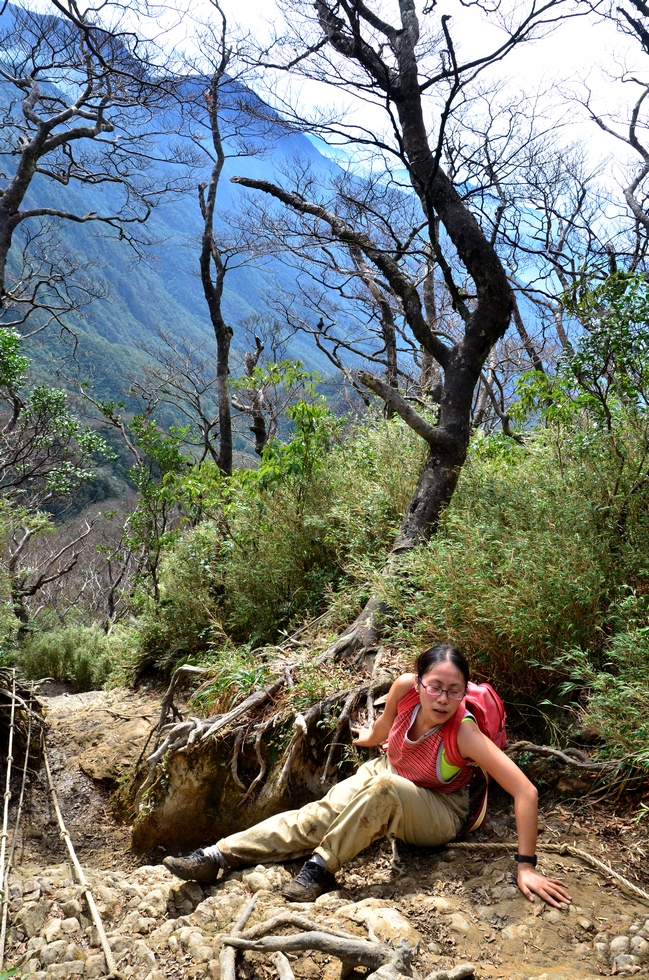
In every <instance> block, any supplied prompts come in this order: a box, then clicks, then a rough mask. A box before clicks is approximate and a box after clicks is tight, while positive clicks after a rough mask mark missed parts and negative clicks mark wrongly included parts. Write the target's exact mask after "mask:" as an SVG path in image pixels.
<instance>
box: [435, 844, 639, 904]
mask: <svg viewBox="0 0 649 980" xmlns="http://www.w3.org/2000/svg"><path fill="white" fill-rule="evenodd" d="M446 846H447V847H449V848H453V849H455V850H462V851H516V850H518V845H517V844H516V842H515V841H511V842H510V843H507V844H502V843H498V844H474V843H473V842H471V841H463V840H460V841H453V842H452V843H450V844H447V845H446ZM537 847H538V850H539V851H549V852H550V853H552V854H570V855H572V857H576V858H581V860H582V861H585V862H586V863H587V864H590V865H591V867H593V868H597V869H598V870H599V871H603V872H604V874H607V875H610V876H611V877H612V878H615V880H616V881H619V883H620V885H621V886H622V888H624V889H626V890H627V891H629V892H631V893H632V894H633V895H637V897H638V898H642V899H643V900H644V901H645V902H649V893H647V892H645V891H643V890H642V888H638V886H637V885H634V884H633V882H631V881H629V879H628V878H625V877H624V875H621V874H619V873H618V872H617V871H614V870H613V868H611V867H609V865H608V864H604V862H603V861H600V860H599V858H596V857H594V855H592V854H589V853H588V851H582V850H581V848H579V847H573V846H572V844H538V845H537Z"/></svg>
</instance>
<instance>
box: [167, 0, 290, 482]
mask: <svg viewBox="0 0 649 980" xmlns="http://www.w3.org/2000/svg"><path fill="white" fill-rule="evenodd" d="M210 5H211V7H212V11H213V18H214V19H213V23H207V24H205V23H200V24H197V25H196V36H197V41H198V46H199V47H200V56H198V57H197V58H189V59H188V60H187V62H186V64H185V71H186V73H187V77H186V78H185V79H184V80H183V81H182V83H181V92H182V96H183V97H182V110H183V125H184V131H185V134H186V138H188V139H189V140H190V141H191V142H192V143H193V145H194V147H195V149H196V150H197V152H198V153H199V155H202V157H203V162H205V161H207V162H208V164H209V167H210V170H209V176H208V178H207V179H206V180H204V181H202V182H201V183H200V184H199V185H198V201H199V206H200V210H201V217H202V221H203V227H202V234H201V242H200V257H199V267H200V278H201V284H202V287H203V293H204V295H205V300H206V303H207V307H208V310H209V316H210V321H211V323H212V328H213V330H214V337H215V339H216V370H215V379H216V399H217V406H218V427H216V429H215V430H214V432H215V433H218V454H217V456H216V462H217V465H218V466H219V468H220V469H221V470H222V471H223V472H224V473H225V474H227V475H229V474H231V473H232V460H233V441H232V404H231V395H230V389H229V387H228V378H229V374H230V347H231V342H232V337H233V333H234V331H233V328H232V325H231V324H230V323H228V322H226V318H225V315H224V310H223V289H224V285H225V279H226V276H227V274H228V272H230V271H231V270H233V269H235V268H237V267H238V266H240V265H241V264H243V263H245V262H246V261H247V260H248V258H249V256H248V251H247V249H246V248H245V247H242V243H241V240H240V237H239V235H238V233H237V229H236V227H233V228H231V229H227V228H226V227H225V226H224V221H223V219H224V214H223V207H222V205H221V207H219V184H220V182H221V179H222V175H223V169H224V167H225V165H226V161H227V160H228V159H231V158H235V157H242V156H250V155H253V154H256V153H259V152H261V151H262V147H263V144H264V138H266V140H268V138H269V136H270V133H271V132H272V129H273V126H276V124H277V120H274V121H270V120H269V119H265V120H264V113H265V111H266V110H265V107H263V106H261V104H260V103H259V101H258V100H256V99H255V97H254V96H253V94H252V92H250V91H249V90H248V89H246V88H245V87H244V86H243V85H242V84H241V72H242V63H241V61H240V48H241V46H242V45H243V43H244V41H243V40H242V38H241V37H239V36H237V35H236V34H235V32H233V31H231V30H230V29H229V27H228V22H227V19H226V16H225V13H224V12H223V9H222V7H221V6H220V4H219V2H218V0H210ZM210 454H211V455H213V453H212V452H210Z"/></svg>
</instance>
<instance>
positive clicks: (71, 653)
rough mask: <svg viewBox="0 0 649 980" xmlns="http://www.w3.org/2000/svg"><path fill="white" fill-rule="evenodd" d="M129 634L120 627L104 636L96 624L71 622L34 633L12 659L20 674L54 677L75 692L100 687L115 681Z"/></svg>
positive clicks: (124, 662) (126, 658) (125, 661)
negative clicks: (82, 624)
mask: <svg viewBox="0 0 649 980" xmlns="http://www.w3.org/2000/svg"><path fill="white" fill-rule="evenodd" d="M131 642H132V637H131V634H130V633H129V631H128V630H126V629H124V628H122V629H118V630H117V631H115V632H114V633H113V634H111V635H110V636H107V635H106V633H104V632H103V631H102V630H101V629H100V628H99V627H98V626H96V625H93V626H81V625H79V624H76V623H75V624H71V625H68V626H64V627H60V628H59V629H55V630H52V631H51V632H48V633H34V634H32V635H31V636H30V637H29V638H28V639H27V640H25V642H24V643H23V645H22V646H21V647H20V649H19V651H18V653H17V655H16V662H17V665H18V666H19V668H20V669H21V671H22V673H23V675H24V676H25V677H26V678H28V679H30V680H36V679H39V678H42V677H54V678H55V679H56V680H58V681H65V682H66V683H68V684H70V685H71V686H72V689H73V690H74V691H76V692H79V691H94V690H98V689H101V688H102V687H104V686H106V685H107V684H109V682H111V681H117V680H119V679H121V678H120V674H122V673H123V671H124V669H125V668H127V667H128V666H131V667H132V664H130V657H131V649H130V644H131Z"/></svg>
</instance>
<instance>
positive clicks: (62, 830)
mask: <svg viewBox="0 0 649 980" xmlns="http://www.w3.org/2000/svg"><path fill="white" fill-rule="evenodd" d="M43 762H44V763H45V772H46V773H47V782H48V785H49V789H50V795H51V797H52V805H53V806H54V812H55V813H56V819H57V821H58V824H59V837H60V838H61V840H63V841H65V845H66V847H67V849H68V853H69V855H70V862H71V864H72V868H73V871H74V873H75V874H76V877H77V881H78V882H79V884H80V885H81V887H82V888H83V893H84V898H85V900H86V902H87V904H88V908H89V909H90V915H91V917H92V921H93V922H94V925H95V928H96V930H97V935H98V936H99V942H100V944H101V948H102V950H103V952H104V956H105V958H106V969H107V970H108V974H107V978H106V980H122V978H123V974H122V973H120V972H119V970H118V969H117V963H116V962H115V957H114V956H113V951H112V949H111V948H110V945H109V942H108V937H107V935H106V931H105V929H104V924H103V922H102V921H101V916H100V915H99V910H98V908H97V906H96V904H95V899H94V898H93V894H92V892H91V891H90V885H89V884H88V879H87V878H86V876H85V874H84V871H83V868H82V867H81V865H80V864H79V860H78V858H77V855H76V853H75V850H74V846H73V844H72V839H71V838H70V834H69V833H68V830H67V828H66V826H65V823H64V821H63V814H62V813H61V808H60V807H59V801H58V797H57V795H56V790H55V788H54V781H53V780H52V772H51V770H50V762H49V758H48V755H47V745H46V743H45V735H43Z"/></svg>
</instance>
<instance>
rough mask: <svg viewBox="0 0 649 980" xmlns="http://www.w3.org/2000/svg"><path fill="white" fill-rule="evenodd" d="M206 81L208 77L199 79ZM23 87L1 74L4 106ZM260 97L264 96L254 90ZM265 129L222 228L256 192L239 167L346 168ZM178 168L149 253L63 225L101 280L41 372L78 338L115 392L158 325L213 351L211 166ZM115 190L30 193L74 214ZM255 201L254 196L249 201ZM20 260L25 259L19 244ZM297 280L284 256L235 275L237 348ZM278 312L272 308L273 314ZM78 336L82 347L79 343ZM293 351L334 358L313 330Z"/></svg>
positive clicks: (87, 360) (107, 235)
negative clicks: (201, 186) (205, 184)
mask: <svg viewBox="0 0 649 980" xmlns="http://www.w3.org/2000/svg"><path fill="white" fill-rule="evenodd" d="M8 16H11V7H8V8H7V10H6V12H5V13H4V14H3V20H4V19H6V18H7V17H8ZM198 84H200V82H199V83H198ZM242 90H243V91H244V92H245V91H246V90H245V89H243V87H242V86H240V85H239V84H237V85H233V86H232V92H233V97H234V95H235V94H236V97H237V98H239V99H241V93H242ZM12 98H14V99H15V90H13V87H12V86H11V85H10V84H9V83H7V82H3V81H2V80H0V111H2V112H7V110H8V107H9V106H10V100H11V99H12ZM249 98H250V100H251V101H256V97H255V96H254V95H253V94H252V93H249ZM177 116H178V125H177V126H175V125H174V119H173V115H171V116H170V113H169V112H167V114H166V117H165V120H164V126H165V128H166V129H167V130H168V131H169V136H168V137H167V138H165V137H164V136H157V137H156V140H157V145H158V151H159V156H160V157H161V158H170V157H173V155H174V152H175V148H176V146H177V144H178V137H177V136H176V135H175V133H174V130H179V129H180V114H179V113H177ZM262 129H263V134H262V135H261V136H260V137H259V139H258V140H257V141H256V142H257V145H258V146H259V147H260V150H259V152H258V153H255V155H254V156H249V157H245V156H243V157H242V156H239V157H235V158H234V159H228V160H227V162H226V165H225V170H224V174H223V178H222V180H221V183H220V186H219V193H218V205H217V213H218V215H219V217H218V220H217V228H218V226H219V225H220V226H221V227H223V228H224V229H225V227H226V218H225V215H228V214H231V213H232V212H233V211H235V210H236V209H237V208H238V207H241V205H242V202H245V195H246V193H247V192H246V191H244V190H243V189H242V188H240V187H238V186H237V185H235V184H231V183H230V181H229V178H230V177H231V176H233V175H235V174H237V175H239V174H240V175H244V176H248V177H254V178H257V179H262V180H263V179H265V180H276V179H277V176H278V173H279V172H280V171H282V170H285V169H286V168H288V167H290V166H292V165H294V164H295V162H296V161H298V160H299V161H300V162H301V163H302V164H303V165H304V164H308V165H309V167H310V168H311V169H312V171H313V173H314V175H315V176H316V177H317V176H318V175H322V177H323V178H325V177H329V176H331V174H332V172H334V171H335V170H336V169H337V168H336V165H335V164H334V163H332V162H331V161H330V160H328V159H326V158H325V157H324V156H323V155H322V154H320V153H319V152H318V150H317V149H316V147H315V146H314V144H313V143H312V142H311V141H310V140H309V139H308V138H307V137H306V136H304V135H302V134H300V133H297V132H291V131H289V130H288V129H287V127H286V125H285V124H284V123H282V122H281V121H280V120H279V119H278V120H277V126H276V128H274V127H273V126H272V125H269V123H268V120H266V121H265V123H264V126H263V127H262ZM4 160H5V163H4V166H5V168H7V170H8V172H11V166H12V164H11V160H10V159H9V160H7V157H6V156H5V157H4ZM158 167H159V170H160V183H161V184H162V183H163V182H164V180H165V179H166V178H167V177H168V176H169V173H170V172H171V171H172V170H173V167H172V166H171V165H170V164H169V163H167V162H164V163H160V164H159V165H158ZM177 173H178V175H179V176H180V177H181V178H183V177H184V180H185V185H186V186H185V188H184V189H182V190H180V191H177V192H175V193H173V194H171V195H170V196H168V197H166V198H165V199H164V200H163V201H162V203H161V204H160V205H159V206H158V207H156V208H155V210H154V212H153V214H152V216H151V218H150V220H149V223H148V226H147V227H148V235H149V236H150V237H151V238H152V239H153V240H154V244H153V245H152V246H151V247H150V248H149V249H147V250H146V252H145V254H144V255H142V256H138V255H137V254H136V252H135V251H134V250H133V249H132V248H131V247H130V246H129V244H128V243H127V242H125V241H120V240H119V239H118V238H117V236H116V234H115V233H114V232H112V231H111V229H107V228H106V227H104V226H102V225H100V224H98V223H92V222H89V223H87V224H77V223H61V224H60V227H57V229H56V236H57V239H58V240H59V242H60V246H57V247H62V248H63V249H65V250H66V251H67V252H68V253H69V254H70V256H72V257H73V258H74V261H75V264H77V265H78V266H81V267H83V268H84V276H85V277H87V278H88V279H89V280H90V281H91V282H92V284H93V289H94V290H96V292H97V294H98V298H96V299H94V300H93V301H92V302H91V303H90V304H88V305H85V306H83V307H82V308H81V309H80V310H79V311H75V312H74V313H72V314H68V315H67V317H66V325H67V326H69V328H70V330H71V331H72V332H73V334H74V339H72V338H71V337H70V335H69V334H67V333H66V332H65V331H64V334H63V337H62V338H61V336H60V334H59V332H57V331H56V330H49V331H47V332H46V333H45V334H42V335H39V336H38V337H37V338H35V339H34V341H33V344H32V347H31V350H30V353H31V354H32V356H33V357H34V358H35V360H36V363H37V365H38V369H39V372H40V373H41V374H43V375H44V376H45V377H51V376H52V372H53V371H54V370H55V369H56V367H57V366H60V364H61V358H62V357H66V355H67V359H66V360H69V356H70V350H71V344H73V345H74V360H75V361H76V362H78V365H79V366H78V367H77V370H80V373H81V374H82V375H86V376H87V377H88V378H89V379H91V381H92V383H93V385H94V386H95V388H96V390H97V392H98V393H99V394H101V395H102V396H103V397H115V396H117V395H118V394H119V393H120V392H121V390H122V389H123V387H124V385H125V383H127V382H128V380H129V378H130V377H131V376H137V374H138V371H139V369H140V367H141V365H142V363H143V362H144V360H145V359H146V354H145V353H143V350H142V349H144V351H146V350H147V349H150V348H151V346H152V345H155V344H156V342H157V340H156V337H157V332H158V331H159V330H162V331H164V332H165V333H166V334H168V335H169V336H170V337H172V338H174V339H187V340H189V341H190V342H192V343H194V344H200V343H205V344H206V353H207V352H209V351H210V350H211V347H212V346H213V343H214V336H213V330H212V326H211V324H210V320H209V316H208V312H207V307H206V304H205V299H204V296H203V291H202V288H201V283H200V279H199V278H198V255H199V242H200V233H201V228H202V220H201V213H200V208H199V202H198V192H197V185H198V183H199V182H200V181H201V180H205V179H206V177H207V174H208V170H207V168H206V170H205V173H203V174H201V173H199V172H194V174H193V175H192V177H191V178H188V174H187V172H185V173H183V167H182V164H181V163H179V164H178V172H177ZM113 197H114V191H113V190H112V188H111V186H110V184H92V183H89V184H84V185H83V186H79V185H76V186H73V185H72V184H68V185H67V186H60V185H57V184H56V183H54V182H53V181H51V180H48V179H45V178H44V177H41V176H40V175H39V174H37V175H36V176H35V177H34V179H33V180H32V184H31V187H30V189H29V192H28V196H27V199H26V202H25V204H26V206H27V207H30V208H58V209H61V210H65V211H67V212H75V213H77V214H84V213H87V212H93V211H94V212H97V213H99V214H102V213H106V212H110V209H111V199H112V198H113ZM244 207H245V204H244ZM233 232H234V235H235V236H236V223H235V225H234V227H233V226H232V224H230V227H229V234H230V236H232V234H233ZM9 261H10V266H12V265H13V267H14V271H18V270H17V269H16V265H17V263H18V262H20V261H21V257H20V254H19V253H18V251H17V250H14V252H13V254H11V255H10V260H9ZM293 282H294V273H293V272H292V270H291V269H290V268H288V267H286V266H285V265H283V264H282V263H281V262H279V261H278V260H277V259H273V258H269V259H267V260H264V259H258V260H256V261H254V260H251V261H250V262H249V263H247V264H243V265H241V266H240V267H239V268H234V269H232V271H231V272H229V273H228V276H227V279H226V283H225V291H224V299H223V312H224V315H225V317H226V319H227V321H228V322H229V324H230V325H231V326H232V328H233V329H234V338H233V348H234V350H235V351H243V350H245V349H246V339H245V331H244V329H243V325H244V323H245V321H246V320H247V319H248V318H250V317H251V316H254V315H264V314H265V313H266V312H267V311H268V299H267V297H268V295H269V294H272V293H275V294H276V293H277V292H278V290H279V291H281V290H287V291H289V292H290V291H291V288H292V286H293ZM271 315H272V314H271ZM77 342H78V345H77ZM286 354H287V356H289V357H290V358H292V359H296V360H297V359H299V360H302V361H303V362H304V363H305V364H306V365H308V366H309V367H312V368H321V369H324V370H325V371H327V370H328V369H329V368H330V364H329V361H328V360H327V359H326V357H325V356H324V355H323V354H322V353H321V352H320V351H318V350H317V348H316V347H315V345H314V344H312V343H311V342H310V340H309V339H308V338H306V337H303V336H301V335H299V334H297V335H294V336H293V337H292V338H291V340H290V343H289V346H288V348H287V351H286Z"/></svg>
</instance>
